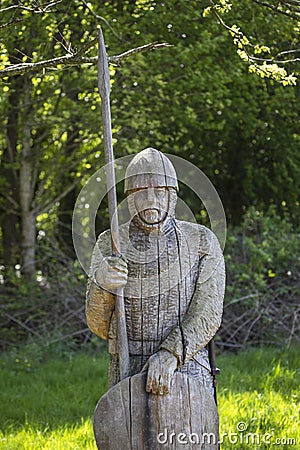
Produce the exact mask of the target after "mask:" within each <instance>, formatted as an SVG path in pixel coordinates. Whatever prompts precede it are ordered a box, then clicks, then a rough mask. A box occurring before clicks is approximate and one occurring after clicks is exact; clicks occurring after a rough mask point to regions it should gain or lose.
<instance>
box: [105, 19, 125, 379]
mask: <svg viewBox="0 0 300 450" xmlns="http://www.w3.org/2000/svg"><path fill="white" fill-rule="evenodd" d="M98 89H99V93H100V97H101V109H102V124H103V143H104V155H105V162H106V166H105V169H106V184H107V197H108V211H109V220H110V231H111V243H112V253H113V255H115V256H121V249H120V237H119V222H118V210H117V192H116V181H115V171H114V153H113V144H112V129H111V112H110V77H109V68H108V60H107V55H106V50H105V44H104V38H103V33H102V30H101V28H99V34H98ZM115 298H116V306H115V309H116V317H117V345H118V354H119V371H120V380H122V379H123V378H126V377H127V376H129V350H128V337H127V330H126V317H125V306H124V290H123V289H116V291H115Z"/></svg>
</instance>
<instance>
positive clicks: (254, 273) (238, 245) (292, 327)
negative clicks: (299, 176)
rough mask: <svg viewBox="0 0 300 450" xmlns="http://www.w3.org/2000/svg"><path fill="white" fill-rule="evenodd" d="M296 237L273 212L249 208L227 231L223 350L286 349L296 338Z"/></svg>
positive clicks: (299, 267) (298, 245) (299, 263)
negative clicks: (238, 223)
mask: <svg viewBox="0 0 300 450" xmlns="http://www.w3.org/2000/svg"><path fill="white" fill-rule="evenodd" d="M299 237H300V236H299V233H298V232H297V231H295V230H294V228H293V225H292V224H291V222H290V221H289V219H288V217H287V216H284V217H279V216H278V214H276V212H275V209H274V208H272V207H271V208H269V210H268V211H267V212H266V213H262V212H259V211H257V210H256V209H255V208H254V207H253V208H250V209H249V210H248V211H247V212H246V214H245V216H244V219H243V222H242V224H241V226H239V227H236V228H234V229H229V233H228V239H227V244H226V250H225V258H226V263H227V264H226V266H227V289H226V298H225V308H224V317H223V324H222V327H221V330H220V332H219V336H220V341H221V342H222V344H223V345H224V346H238V347H239V346H244V345H245V344H249V343H251V344H254V345H256V344H261V343H263V344H268V343H272V344H280V345H283V344H289V343H290V342H291V340H293V339H297V338H298V339H299V323H298V320H297V318H298V315H299V312H300V307H299V287H300V281H299V274H300V260H299V250H300V241H299Z"/></svg>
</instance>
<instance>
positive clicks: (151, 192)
mask: <svg viewBox="0 0 300 450" xmlns="http://www.w3.org/2000/svg"><path fill="white" fill-rule="evenodd" d="M147 191H148V200H150V201H152V202H153V200H154V198H155V195H154V188H152V187H149V188H148V189H147Z"/></svg>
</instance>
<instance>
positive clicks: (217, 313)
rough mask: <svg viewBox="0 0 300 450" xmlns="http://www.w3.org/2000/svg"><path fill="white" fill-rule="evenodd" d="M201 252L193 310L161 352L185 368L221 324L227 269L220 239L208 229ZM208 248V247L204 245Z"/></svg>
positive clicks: (189, 311)
mask: <svg viewBox="0 0 300 450" xmlns="http://www.w3.org/2000/svg"><path fill="white" fill-rule="evenodd" d="M205 230H206V231H205V236H204V242H203V239H201V241H202V245H201V247H202V248H200V255H199V257H200V263H199V272H198V278H197V282H196V287H195V291H194V294H193V297H192V299H191V303H190V306H189V309H188V311H187V313H186V315H185V316H184V318H183V320H182V322H181V324H180V325H177V326H175V328H173V330H172V331H171V332H170V334H169V335H168V336H167V338H166V339H165V340H164V341H163V343H162V344H161V346H160V348H161V349H166V350H168V351H170V352H171V353H173V354H174V355H175V356H176V357H177V359H178V365H179V366H181V365H184V364H185V363H186V362H188V361H189V360H190V359H191V358H192V357H193V356H194V355H195V354H196V353H198V352H199V350H201V349H202V348H203V347H205V345H206V344H207V343H208V342H209V341H210V340H211V339H212V337H213V336H214V335H215V333H216V332H217V330H218V328H219V327H220V324H221V318H222V312H223V299H224V290H225V265H224V258H223V254H222V251H221V248H220V245H219V242H218V240H217V238H216V236H215V235H214V234H213V233H212V232H211V231H210V230H208V229H205ZM203 244H204V245H203Z"/></svg>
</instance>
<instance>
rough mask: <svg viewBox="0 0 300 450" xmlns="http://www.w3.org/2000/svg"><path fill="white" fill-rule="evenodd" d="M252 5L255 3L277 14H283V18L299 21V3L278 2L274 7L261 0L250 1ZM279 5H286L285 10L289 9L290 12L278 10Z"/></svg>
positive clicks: (292, 0)
mask: <svg viewBox="0 0 300 450" xmlns="http://www.w3.org/2000/svg"><path fill="white" fill-rule="evenodd" d="M252 1H253V2H254V3H256V4H257V5H259V6H265V7H267V8H269V9H272V11H275V12H277V13H279V14H283V15H284V16H287V17H290V18H291V19H294V20H297V21H299V20H300V2H299V1H294V0H290V1H289V2H286V1H283V0H282V1H278V2H277V3H276V5H272V4H270V3H268V2H265V1H261V0H252ZM280 5H286V6H287V8H290V10H284V9H281V8H280Z"/></svg>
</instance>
